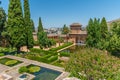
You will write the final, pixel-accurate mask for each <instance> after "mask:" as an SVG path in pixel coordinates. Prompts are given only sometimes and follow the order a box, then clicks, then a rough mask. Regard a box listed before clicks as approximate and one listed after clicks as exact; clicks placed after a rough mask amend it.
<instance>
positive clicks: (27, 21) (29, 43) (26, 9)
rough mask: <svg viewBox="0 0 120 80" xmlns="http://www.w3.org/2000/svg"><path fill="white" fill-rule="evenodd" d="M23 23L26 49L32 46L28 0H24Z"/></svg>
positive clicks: (31, 26) (31, 25)
mask: <svg viewBox="0 0 120 80" xmlns="http://www.w3.org/2000/svg"><path fill="white" fill-rule="evenodd" d="M24 21H25V27H26V45H27V48H32V47H33V44H34V41H33V35H32V31H33V23H32V21H31V17H30V8H29V1H28V0H24Z"/></svg>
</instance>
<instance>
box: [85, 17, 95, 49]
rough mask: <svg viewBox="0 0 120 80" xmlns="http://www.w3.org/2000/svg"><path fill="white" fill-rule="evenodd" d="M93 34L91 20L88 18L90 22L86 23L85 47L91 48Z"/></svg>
mask: <svg viewBox="0 0 120 80" xmlns="http://www.w3.org/2000/svg"><path fill="white" fill-rule="evenodd" d="M93 32H94V28H93V20H92V19H91V18H90V20H89V22H88V26H87V34H88V36H87V39H86V44H87V46H91V47H93V40H94V39H93V38H94V37H93V36H94V34H93Z"/></svg>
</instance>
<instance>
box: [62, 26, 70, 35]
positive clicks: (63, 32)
mask: <svg viewBox="0 0 120 80" xmlns="http://www.w3.org/2000/svg"><path fill="white" fill-rule="evenodd" d="M69 31H70V30H69V28H68V27H67V26H66V24H65V25H64V26H63V28H62V34H68V33H69Z"/></svg>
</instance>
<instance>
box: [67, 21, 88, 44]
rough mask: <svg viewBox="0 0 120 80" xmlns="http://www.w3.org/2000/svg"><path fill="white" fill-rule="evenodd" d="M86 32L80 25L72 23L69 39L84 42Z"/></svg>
mask: <svg viewBox="0 0 120 80" xmlns="http://www.w3.org/2000/svg"><path fill="white" fill-rule="evenodd" d="M86 38H87V32H86V31H83V30H82V25H81V24H79V23H73V24H71V25H70V33H69V40H70V41H72V42H74V43H85V40H86Z"/></svg>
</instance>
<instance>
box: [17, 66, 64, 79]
mask: <svg viewBox="0 0 120 80" xmlns="http://www.w3.org/2000/svg"><path fill="white" fill-rule="evenodd" d="M19 73H22V74H24V73H29V74H32V75H34V76H35V78H34V79H33V80H55V79H56V78H57V77H58V76H59V75H60V74H61V73H62V72H59V71H55V70H52V69H48V68H45V67H41V66H37V65H33V64H30V65H28V66H22V67H21V68H19Z"/></svg>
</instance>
